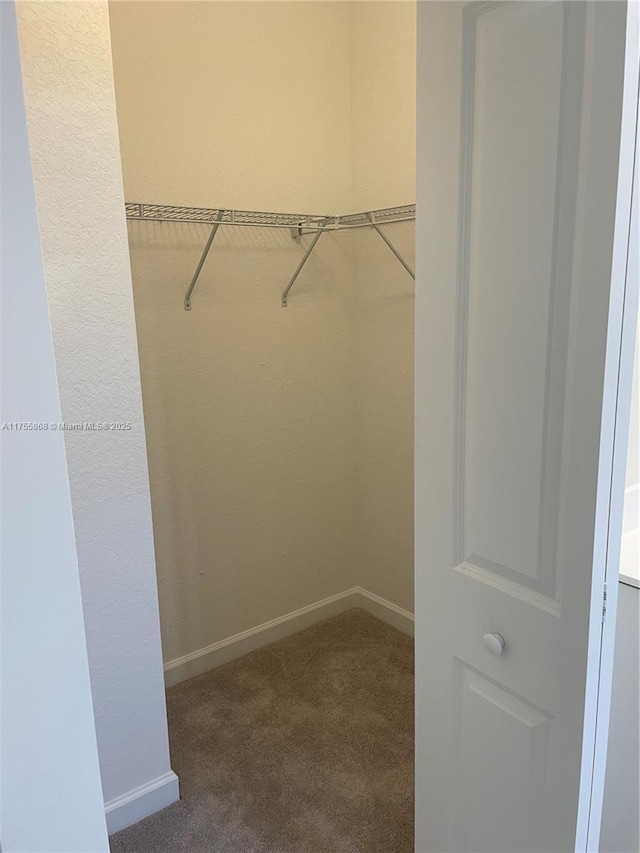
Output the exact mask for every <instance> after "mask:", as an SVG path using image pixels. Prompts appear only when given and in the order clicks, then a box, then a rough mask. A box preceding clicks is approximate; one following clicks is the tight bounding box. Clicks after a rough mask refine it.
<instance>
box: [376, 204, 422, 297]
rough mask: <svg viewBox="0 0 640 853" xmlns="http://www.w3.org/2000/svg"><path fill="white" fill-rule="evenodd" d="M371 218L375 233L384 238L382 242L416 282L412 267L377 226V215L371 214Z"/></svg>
mask: <svg viewBox="0 0 640 853" xmlns="http://www.w3.org/2000/svg"><path fill="white" fill-rule="evenodd" d="M369 218H370V220H371V224H372V225H373V227H374V229H375V231H377V233H378V234H379V235H380V237H381V238H382V240H384V242H385V243H386V244H387V246H388V247H389V248H390V249H391V251H392V252H393V254H394V255H395V256H396V258H397V259H398V260H399V261H400V263H401V264H402V266H403V267H404V268H405V269H406V271H407V272H408V273H409V275H410V276H411V278H412V279H413V280H414V281H415V280H416V274H415V272H414V271H413V270H412V269H411V267H410V266H409V264H408V263H407V262H406V261H405V259H404V258H403V257H402V255H401V254H400V252H399V251H398V250H397V249H396V247H395V246H394V245H393V243H392V242H391V240H390V239H389V238H388V237H387V235H386V234H385V233H384V231H382V229H381V228H380V226H379V225H377V224H376V219H375V213H371V214H369Z"/></svg>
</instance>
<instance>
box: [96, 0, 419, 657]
mask: <svg viewBox="0 0 640 853" xmlns="http://www.w3.org/2000/svg"><path fill="white" fill-rule="evenodd" d="M110 18H111V32H112V42H113V55H114V67H115V80H116V94H117V105H118V119H119V127H120V135H121V140H122V150H123V168H124V180H125V191H126V195H127V198H128V199H129V200H131V201H136V200H138V201H156V202H163V203H168V204H189V205H191V204H194V205H203V206H225V205H227V206H230V207H236V208H243V207H246V208H249V209H258V210H259V209H265V210H283V211H291V210H301V211H303V212H312V213H318V212H323V211H331V212H337V213H341V212H348V211H349V210H351V209H362V208H363V207H367V206H374V207H381V206H384V205H386V204H406V203H409V202H411V201H413V199H414V190H413V184H414V163H413V157H414V154H413V148H414V128H415V117H414V113H415V110H414V100H415V67H414V66H415V49H414V41H415V21H414V18H415V6H414V4H413V3H409V2H389V3H375V2H362V3H360V2H359V3H357V4H355V5H354V4H349V3H280V2H261V3H252V2H249V3H231V4H229V3H203V4H185V3H166V2H160V3H158V2H147V3H137V2H117V3H112V4H111V5H110ZM208 231H209V229H208V227H207V226H201V227H200V226H187V225H182V226H181V225H178V226H175V225H166V224H164V225H163V224H149V223H134V222H132V223H130V224H129V239H130V246H131V255H132V265H133V281H134V293H135V300H136V316H137V322H138V336H139V345H140V357H141V364H142V377H143V396H144V404H145V418H146V424H147V432H148V443H149V461H150V474H151V486H152V498H153V512H154V529H155V537H156V554H157V562H158V577H159V588H160V604H161V613H162V628H163V645H164V655H165V660H167V661H172V660H176V659H177V658H180V657H181V656H183V655H185V654H189V653H192V652H194V651H196V650H198V649H202V648H205V647H207V646H208V645H210V644H212V643H215V642H218V641H219V640H222V639H224V638H226V637H229V636H231V635H233V634H235V633H238V632H240V631H243V630H246V629H249V628H252V627H254V626H256V625H258V624H260V623H263V622H266V621H267V620H270V619H273V618H275V617H279V616H282V615H283V614H285V613H288V612H290V611H293V610H295V609H297V608H299V607H303V606H306V605H308V604H310V603H313V602H315V601H317V600H319V599H322V598H324V597H327V596H331V595H333V594H335V593H339V592H341V591H343V590H345V589H348V588H350V587H352V586H353V585H355V584H363V585H364V586H369V585H370V586H371V587H372V588H373V589H372V591H374V592H378V593H379V594H383V595H385V596H386V597H388V598H390V599H391V600H393V601H394V602H399V603H401V604H402V605H403V606H404V607H409V608H410V607H411V602H412V584H413V577H412V562H411V561H412V539H413V534H412V523H413V515H412V445H413V437H412V424H411V419H412V394H413V391H412V382H413V379H412V377H413V373H412V363H411V360H412V349H411V340H412V335H413V314H412V311H413V304H412V293H413V282H412V281H411V279H410V277H409V276H408V275H407V274H406V273H405V272H404V270H403V269H402V267H400V265H399V264H398V262H397V261H396V260H395V259H394V258H393V256H392V255H390V253H389V250H388V249H387V248H386V247H385V246H384V244H382V243H381V242H380V241H379V238H373V237H372V236H371V235H369V234H365V233H360V234H355V233H354V234H340V235H327V236H324V237H323V238H322V240H321V242H320V243H319V244H318V249H317V250H316V252H315V253H314V255H313V256H312V258H311V259H310V261H309V263H308V265H307V267H306V268H305V271H304V273H303V275H302V276H301V277H300V279H299V281H298V282H297V283H296V285H295V288H294V290H293V291H292V294H291V299H290V302H289V307H288V308H287V309H286V310H283V309H282V308H281V307H280V304H279V298H280V293H281V291H282V289H283V288H284V286H285V284H286V282H287V280H288V278H289V276H290V275H291V273H292V272H293V270H294V269H295V267H296V265H297V262H298V260H299V258H300V257H301V255H302V252H303V248H304V244H305V242H307V241H308V238H306V240H303V244H302V245H300V244H297V243H294V242H293V241H292V240H291V238H290V236H289V234H288V232H282V231H270V230H268V229H264V230H256V229H247V230H246V231H244V230H243V231H240V230H233V231H232V230H231V229H225V228H224V227H223V228H221V229H220V232H219V235H218V236H217V238H216V242H215V244H214V248H213V250H212V253H211V255H210V257H209V259H208V261H207V263H206V265H205V267H204V270H203V273H202V275H201V278H200V280H199V282H198V285H197V288H196V291H195V293H194V297H193V310H192V311H191V312H190V313H185V312H184V311H183V309H182V299H183V296H184V292H185V290H186V287H187V285H188V282H189V279H190V277H191V274H192V271H193V269H194V267H195V265H196V263H197V260H198V257H199V254H200V252H201V250H202V247H203V245H204V242H205V240H206V237H207V234H208ZM389 233H390V234H392V235H393V236H394V238H395V239H397V240H398V244H399V246H400V247H401V248H402V249H403V251H405V252H406V253H407V256H408V257H409V258H411V257H412V242H413V236H412V235H413V226H412V225H406V226H398V227H395V228H394V227H390V228H389ZM356 260H357V263H358V265H360V266H361V267H362V270H361V271H360V272H358V280H357V281H356V278H355V272H354V262H355V261H356ZM363 271H364V272H363ZM356 302H357V304H356ZM380 368H383V369H382V370H381V369H380ZM390 395H392V397H390Z"/></svg>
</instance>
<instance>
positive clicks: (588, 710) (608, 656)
mask: <svg viewBox="0 0 640 853" xmlns="http://www.w3.org/2000/svg"><path fill="white" fill-rule="evenodd" d="M623 86H624V89H623V106H622V126H621V136H620V159H619V170H618V188H617V200H616V219H615V232H614V243H613V259H612V268H611V290H610V301H609V321H608V331H607V352H606V361H605V382H604V388H605V390H604V399H603V406H602V427H601V435H600V460H599V471H598V492H597V503H596V529H595V541H594V558H593V574H592V595H591V618H590V637H589V643H590V644H591V643H593V644H594V646H595V647H596V648H598V646H599V655H598V656H597V660H598V666H597V667H595V666H594V667H593V668H592V670H591V671H588V672H587V688H586V689H587V693H586V698H585V718H584V733H583V755H582V770H581V783H580V797H579V800H578V820H577V828H576V850H577V851H581V850H586V851H589V853H591V851H593V853H597V851H598V848H599V843H600V825H601V818H602V806H603V801H604V788H605V774H606V763H607V745H608V740H609V717H610V710H611V685H612V678H613V657H614V645H615V634H616V616H617V604H618V574H619V568H620V548H621V541H622V517H623V507H624V486H625V478H626V462H627V449H628V441H629V421H630V413H631V390H632V383H633V363H634V348H635V336H636V328H637V316H638V300H639V281H638V279H639V274H640V263H639V252H640V237H639V233H640V212H639V208H640V198H639V196H640V174H639V160H640V139H639V136H638V118H639V97H640V2H638V0H628V2H627V30H626V44H625V68H624V82H623Z"/></svg>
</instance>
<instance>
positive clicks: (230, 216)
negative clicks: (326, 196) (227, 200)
mask: <svg viewBox="0 0 640 853" xmlns="http://www.w3.org/2000/svg"><path fill="white" fill-rule="evenodd" d="M125 207H126V216H127V219H132V220H139V221H144V222H195V223H203V224H206V225H211V226H212V228H211V232H210V234H209V237H208V239H207V242H206V244H205V247H204V250H203V252H202V255H201V256H200V260H199V261H198V266H197V267H196V270H195V272H194V274H193V277H192V278H191V283H190V284H189V287H188V289H187V292H186V294H185V297H184V308H185V311H191V296H192V294H193V291H194V288H195V286H196V283H197V281H198V276H199V275H200V272H201V271H202V267H203V265H204V262H205V261H206V259H207V255H208V254H209V250H210V249H211V246H212V245H213V241H214V240H215V237H216V234H217V233H218V229H219V227H220V226H221V225H238V226H240V227H247V226H248V227H254V228H288V229H289V230H290V231H291V236H292V237H294V238H300V237H302V236H304V235H305V234H313V235H314V236H313V239H312V241H311V243H310V244H309V246H308V248H307V250H306V251H305V253H304V255H303V257H302V260H301V261H300V263H299V264H298V268H297V269H296V271H295V273H294V274H293V276H292V278H291V279H290V281H289V283H288V284H287V286H286V288H285V289H284V291H283V293H282V296H281V299H280V304H281V305H282V307H283V308H286V307H287V304H288V302H287V300H288V296H289V291H290V290H291V288H292V287H293V285H294V283H295V281H296V279H297V278H298V276H299V275H300V273H301V272H302V268H303V267H304V265H305V264H306V262H307V260H308V258H309V256H310V255H311V253H312V252H313V250H314V248H315V246H316V243H317V242H318V240H319V239H320V237H321V236H322V234H323V233H324V232H326V231H342V230H347V229H351V228H373V229H374V231H377V233H378V234H379V235H380V237H381V239H382V240H383V241H384V242H385V243H386V245H387V246H388V247H389V249H390V251H391V252H392V253H393V254H394V255H395V257H396V258H397V259H398V261H399V262H400V263H401V264H402V266H403V267H404V268H405V269H406V271H407V272H408V273H409V275H410V276H411V277H412V278H414V279H415V273H414V271H413V270H412V269H411V267H410V266H409V264H408V263H407V262H406V261H405V259H404V258H403V257H402V255H401V254H400V252H398V250H397V249H396V247H395V246H394V245H393V243H392V242H391V240H390V239H389V237H388V236H387V235H386V234H385V233H384V232H383V231H382V230H381V229H380V226H381V225H386V224H388V223H390V222H408V221H410V220H412V219H415V216H416V206H415V204H405V205H401V206H399V207H384V208H381V209H379V210H368V211H363V212H362V213H349V214H347V215H345V216H328V215H319V214H311V213H270V212H265V211H258V210H229V209H227V208H221V207H214V208H209V207H175V206H172V205H168V204H145V203H143V202H131V201H128V202H126V203H125Z"/></svg>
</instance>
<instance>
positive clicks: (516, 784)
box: [450, 661, 551, 853]
mask: <svg viewBox="0 0 640 853" xmlns="http://www.w3.org/2000/svg"><path fill="white" fill-rule="evenodd" d="M455 681H456V689H455V690H454V693H453V702H454V707H453V708H452V713H453V714H455V715H456V722H455V727H454V738H455V742H456V743H457V750H456V758H455V762H454V767H455V777H454V801H453V802H454V807H453V810H452V815H451V817H452V820H451V833H450V834H451V838H452V848H453V849H454V850H459V851H468V853H481V851H486V853H493V851H495V850H504V849H511V850H513V851H514V853H516V850H522V851H528V850H531V849H532V847H531V846H530V843H531V842H530V839H532V838H533V837H534V835H535V826H536V823H537V822H538V821H539V820H540V819H541V817H542V810H541V805H542V801H543V797H544V776H545V756H546V753H547V750H548V745H549V726H550V723H551V718H550V717H549V715H548V714H546V713H545V712H544V711H542V710H541V709H539V708H536V707H535V706H534V705H532V704H531V703H530V702H527V701H526V700H525V699H524V698H523V697H521V696H517V695H516V694H514V693H512V692H511V691H509V690H507V689H505V688H504V687H503V686H502V685H500V684H498V683H497V682H495V681H494V680H493V679H491V678H488V677H487V676H486V675H483V674H482V673H481V672H478V671H477V670H474V669H472V668H470V667H469V666H467V665H466V664H464V663H463V662H462V661H456V674H455ZM488 813H492V814H499V815H501V816H502V819H501V820H494V821H492V822H490V823H489V822H486V821H484V820H483V815H486V814H488ZM472 828H473V831H472ZM514 838H521V839H522V844H521V846H520V847H518V848H516V847H514V846H513V843H512V839H514Z"/></svg>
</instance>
